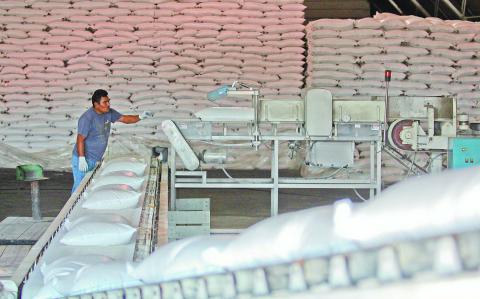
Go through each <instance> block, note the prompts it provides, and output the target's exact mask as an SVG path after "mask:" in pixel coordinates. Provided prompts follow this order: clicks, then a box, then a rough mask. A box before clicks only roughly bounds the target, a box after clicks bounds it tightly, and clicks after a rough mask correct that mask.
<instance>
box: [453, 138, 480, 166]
mask: <svg viewBox="0 0 480 299" xmlns="http://www.w3.org/2000/svg"><path fill="white" fill-rule="evenodd" d="M476 165H480V138H473V137H454V138H450V139H449V151H448V168H464V167H469V166H476Z"/></svg>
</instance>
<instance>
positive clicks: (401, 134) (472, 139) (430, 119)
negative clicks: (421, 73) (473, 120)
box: [386, 97, 480, 172]
mask: <svg viewBox="0 0 480 299" xmlns="http://www.w3.org/2000/svg"><path fill="white" fill-rule="evenodd" d="M389 103H390V105H389V114H388V118H389V120H390V121H391V123H390V125H389V127H388V132H387V136H388V145H389V146H390V147H389V148H387V149H386V151H387V152H389V153H392V150H394V151H397V154H398V151H402V152H413V153H417V152H419V153H426V154H428V156H429V157H428V160H429V161H428V163H427V165H428V168H426V169H422V171H421V172H438V171H441V170H442V169H444V168H445V167H447V164H448V168H459V167H466V166H473V165H478V163H479V159H478V157H477V154H476V153H477V149H479V146H480V139H478V138H476V136H477V135H478V134H477V131H475V130H472V129H470V126H469V122H468V115H466V114H459V115H457V102H456V99H455V98H452V97H391V98H390V99H389ZM457 123H458V125H457ZM472 127H473V128H476V127H475V125H473V126H472ZM394 154H395V153H394ZM447 156H448V163H445V160H446V159H445V157H447ZM404 157H405V156H404ZM409 163H414V161H410V162H409ZM417 166H418V165H417ZM418 168H422V167H420V166H418V167H417V169H418Z"/></svg>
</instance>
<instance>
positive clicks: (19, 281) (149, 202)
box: [0, 157, 162, 297]
mask: <svg viewBox="0 0 480 299" xmlns="http://www.w3.org/2000/svg"><path fill="white" fill-rule="evenodd" d="M148 165H149V175H148V182H147V185H146V189H145V190H146V191H145V197H144V201H143V205H142V209H141V214H140V222H139V227H138V233H137V238H136V243H135V249H134V254H133V258H134V260H136V261H139V260H141V259H143V258H144V257H146V256H148V255H149V254H150V253H151V252H152V250H153V248H154V245H155V241H156V235H155V232H156V229H155V226H156V218H157V210H158V196H159V190H158V189H159V187H160V186H159V178H160V169H161V165H162V163H161V162H160V161H159V160H158V159H156V158H155V157H152V158H151V159H150V161H149V163H148ZM98 169H99V167H98V166H97V167H96V168H95V169H94V170H93V171H92V172H90V173H88V174H87V175H86V177H85V179H84V180H83V181H82V183H81V184H80V186H79V187H78V189H77V190H76V191H75V192H74V193H73V194H72V196H71V197H70V198H69V200H68V201H67V203H66V204H65V206H64V207H63V208H62V210H61V211H60V213H59V214H58V216H57V217H56V218H55V219H54V221H53V222H52V223H51V225H50V226H49V227H48V228H47V230H46V232H45V233H44V235H43V236H42V237H41V238H40V239H39V240H38V242H37V243H36V244H35V245H34V246H33V247H32V249H31V251H30V252H29V254H28V255H27V256H26V257H25V259H24V260H23V261H22V263H21V264H20V266H19V268H18V269H17V270H16V272H15V273H14V275H13V276H12V281H13V282H14V283H15V284H16V285H17V286H18V289H19V293H18V296H19V297H21V290H22V287H23V285H24V283H25V282H26V281H27V279H28V278H29V275H30V274H31V273H33V271H35V268H36V266H37V263H38V261H39V260H40V258H41V257H42V256H43V255H44V253H45V252H46V250H47V249H48V248H49V246H50V244H51V242H52V240H53V239H54V238H55V236H56V234H57V233H58V232H59V231H60V230H61V227H62V226H63V224H64V221H65V219H66V218H67V217H68V216H69V215H70V213H71V212H72V210H73V209H74V207H75V205H76V204H77V203H78V202H79V200H80V199H81V198H82V196H83V193H84V192H85V190H86V189H87V187H88V186H89V185H90V183H91V181H92V179H93V178H94V177H95V175H96V174H97V172H98ZM0 291H1V290H0Z"/></svg>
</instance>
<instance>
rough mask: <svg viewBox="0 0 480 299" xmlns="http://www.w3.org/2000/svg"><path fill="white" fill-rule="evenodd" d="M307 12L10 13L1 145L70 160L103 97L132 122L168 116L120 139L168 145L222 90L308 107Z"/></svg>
mask: <svg viewBox="0 0 480 299" xmlns="http://www.w3.org/2000/svg"><path fill="white" fill-rule="evenodd" d="M304 9H305V6H304V5H303V0H234V1H221V2H220V1H213V0H212V1H200V0H199V1H183V0H178V1H175V0H159V1H147V0H145V1H117V0H110V1H77V0H75V1H36V0H27V1H1V2H0V28H1V30H0V140H1V141H2V142H4V143H6V144H8V145H10V146H13V147H15V148H18V149H21V150H26V151H30V152H34V151H39V150H42V149H45V148H61V147H62V146H65V147H66V150H67V149H68V151H70V150H71V144H72V142H73V141H74V140H75V139H74V138H75V134H76V132H75V128H76V121H77V119H78V117H79V116H80V115H81V113H82V112H84V111H85V110H86V108H88V107H90V106H91V103H90V102H89V101H88V98H89V97H90V95H91V93H92V92H93V91H94V90H95V89H97V88H103V89H106V90H107V91H109V95H110V97H111V99H112V102H111V104H112V107H114V108H116V109H118V110H119V111H120V112H122V113H126V114H128V113H131V114H134V113H137V112H141V111H143V110H151V111H153V112H155V114H156V119H153V120H147V121H143V122H141V123H139V124H138V125H134V126H118V127H114V133H118V134H124V135H127V136H134V135H135V136H140V137H144V138H147V139H155V140H156V142H158V140H159V139H163V140H165V139H164V138H163V135H162V133H161V130H158V129H157V124H160V123H161V120H163V119H166V118H191V117H192V115H193V113H194V112H196V111H198V110H200V109H202V108H205V107H207V106H210V105H212V104H211V103H209V102H208V101H207V100H206V97H205V95H206V93H207V92H208V91H211V90H212V89H214V88H215V87H216V86H218V85H220V84H231V83H232V82H233V81H234V80H239V81H241V82H244V83H246V84H248V85H251V86H255V87H259V88H261V89H262V93H263V94H265V95H267V96H270V97H278V96H279V95H281V96H283V97H298V96H299V95H300V92H301V90H300V88H301V87H302V86H303V84H304V83H303V79H304V77H303V65H304V42H303V38H304V35H305V33H304V27H305V26H304V25H303V23H304V21H305V19H304ZM249 104H250V101H249V100H245V99H243V100H238V101H236V102H228V103H225V105H229V106H240V105H249ZM159 132H160V133H159ZM157 133H159V134H158V135H157ZM67 144H69V145H68V146H67Z"/></svg>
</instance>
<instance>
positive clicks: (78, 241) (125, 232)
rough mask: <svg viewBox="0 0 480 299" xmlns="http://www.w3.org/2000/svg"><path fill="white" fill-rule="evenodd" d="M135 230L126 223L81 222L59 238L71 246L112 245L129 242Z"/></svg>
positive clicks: (61, 241)
mask: <svg viewBox="0 0 480 299" xmlns="http://www.w3.org/2000/svg"><path fill="white" fill-rule="evenodd" d="M136 231H137V230H136V229H135V228H134V227H131V226H130V225H128V224H123V223H108V222H93V221H92V222H83V223H79V224H77V225H76V226H74V227H73V228H72V229H71V230H69V231H68V232H67V233H66V234H65V236H63V238H62V239H61V240H60V243H62V244H65V245H72V246H112V245H122V244H127V243H130V241H131V239H132V237H133V235H134V234H135V232H136Z"/></svg>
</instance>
